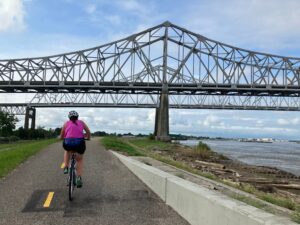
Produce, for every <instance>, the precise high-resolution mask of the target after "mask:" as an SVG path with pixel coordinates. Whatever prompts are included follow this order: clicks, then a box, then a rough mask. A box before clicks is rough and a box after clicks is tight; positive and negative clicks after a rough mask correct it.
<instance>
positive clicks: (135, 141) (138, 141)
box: [129, 138, 170, 149]
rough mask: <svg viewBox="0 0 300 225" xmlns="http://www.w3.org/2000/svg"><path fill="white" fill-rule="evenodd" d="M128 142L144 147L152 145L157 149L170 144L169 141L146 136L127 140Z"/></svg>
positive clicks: (164, 147)
mask: <svg viewBox="0 0 300 225" xmlns="http://www.w3.org/2000/svg"><path fill="white" fill-rule="evenodd" d="M129 142H130V143H132V144H134V145H135V146H137V147H138V148H145V149H152V148H154V147H156V148H159V149H166V148H167V147H168V146H170V144H169V143H166V142H162V141H156V140H150V139H146V138H140V139H132V140H129Z"/></svg>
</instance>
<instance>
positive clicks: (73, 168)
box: [68, 152, 76, 201]
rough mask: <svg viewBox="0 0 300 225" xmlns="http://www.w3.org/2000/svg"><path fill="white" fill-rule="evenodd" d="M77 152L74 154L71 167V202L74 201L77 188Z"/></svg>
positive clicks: (69, 182) (69, 179) (69, 178)
mask: <svg viewBox="0 0 300 225" xmlns="http://www.w3.org/2000/svg"><path fill="white" fill-rule="evenodd" d="M75 158H76V152H73V153H72V157H71V165H70V168H69V177H68V186H69V188H68V189H69V200H70V201H72V200H73V195H74V190H75V186H76V159H75Z"/></svg>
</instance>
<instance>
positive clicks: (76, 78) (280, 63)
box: [0, 22, 300, 96]
mask: <svg viewBox="0 0 300 225" xmlns="http://www.w3.org/2000/svg"><path fill="white" fill-rule="evenodd" d="M299 68H300V59H299V58H293V57H283V56H276V55H271V54H265V53H258V52H254V51H248V50H245V49H241V48H237V47H233V46H230V45H227V44H223V43H221V42H217V41H214V40H211V39H208V38H206V37H204V36H202V35H199V34H196V33H193V32H190V31H188V30H186V29H184V28H181V27H179V26H176V25H174V24H171V23H169V22H165V23H163V24H160V25H158V26H155V27H152V28H150V29H147V30H145V31H142V32H140V33H137V34H134V35H131V36H129V37H127V38H124V39H121V40H119V41H115V42H111V43H109V44H105V45H102V46H99V47H95V48H90V49H86V50H82V51H76V52H71V53H66V54H60V55H54V56H48V57H40V58H25V59H15V60H14V59H12V60H0V90H1V91H3V92H12V93H15V92H38V93H42V92H49V93H50V92H73V93H74V92H99V91H100V92H106V91H107V90H114V91H116V92H119V91H123V90H124V91H132V92H135V91H138V92H148V93H153V92H161V90H162V88H163V86H168V90H169V91H176V92H178V93H181V92H186V91H190V94H193V92H195V91H206V92H212V91H221V92H222V94H224V95H226V94H230V93H231V92H232V91H235V92H237V93H239V94H241V95H242V94H244V93H250V95H259V94H261V93H262V92H265V93H267V94H268V95H284V96H293V95H299V93H300V70H299Z"/></svg>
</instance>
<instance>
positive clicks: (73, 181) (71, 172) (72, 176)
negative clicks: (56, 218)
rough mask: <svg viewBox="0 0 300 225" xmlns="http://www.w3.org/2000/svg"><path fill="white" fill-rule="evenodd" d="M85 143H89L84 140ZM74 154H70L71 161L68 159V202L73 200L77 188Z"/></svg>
mask: <svg viewBox="0 0 300 225" xmlns="http://www.w3.org/2000/svg"><path fill="white" fill-rule="evenodd" d="M84 140H85V141H89V140H90V139H89V138H84ZM76 154H77V153H76V152H72V155H71V159H70V161H71V162H70V163H69V165H70V168H69V176H68V186H69V187H68V190H69V200H70V201H72V200H73V195H74V190H75V187H77V184H76V177H77V175H76Z"/></svg>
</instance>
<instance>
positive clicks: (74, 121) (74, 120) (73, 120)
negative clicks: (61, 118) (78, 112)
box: [70, 116, 78, 124]
mask: <svg viewBox="0 0 300 225" xmlns="http://www.w3.org/2000/svg"><path fill="white" fill-rule="evenodd" d="M70 120H71V121H72V122H73V123H76V121H77V120H78V116H71V117H70ZM76 124H77V123H76Z"/></svg>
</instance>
